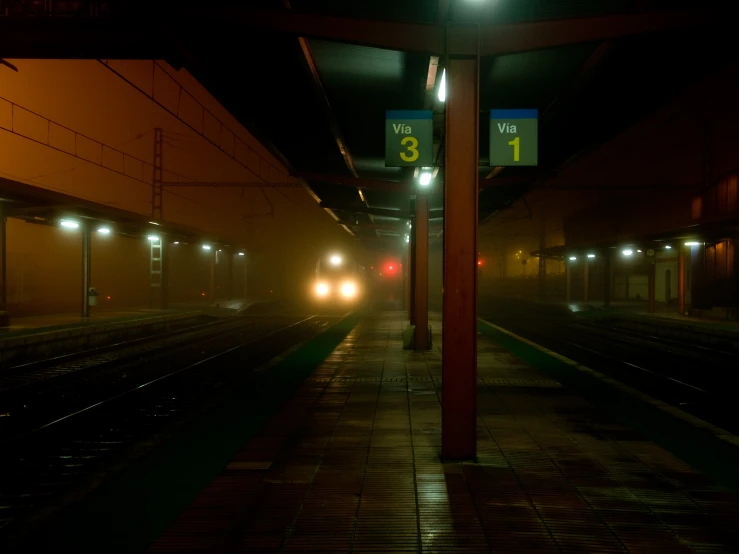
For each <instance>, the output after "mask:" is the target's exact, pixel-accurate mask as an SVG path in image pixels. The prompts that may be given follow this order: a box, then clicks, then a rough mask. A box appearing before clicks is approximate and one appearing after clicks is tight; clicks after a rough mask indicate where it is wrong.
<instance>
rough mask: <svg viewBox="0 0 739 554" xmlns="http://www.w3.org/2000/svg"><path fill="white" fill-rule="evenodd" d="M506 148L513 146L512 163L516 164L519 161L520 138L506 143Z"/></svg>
mask: <svg viewBox="0 0 739 554" xmlns="http://www.w3.org/2000/svg"><path fill="white" fill-rule="evenodd" d="M508 146H513V161H514V162H518V161H520V160H521V137H516V138H514V139H513V140H511V141H508Z"/></svg>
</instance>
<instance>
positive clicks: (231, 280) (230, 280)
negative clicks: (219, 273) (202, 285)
mask: <svg viewBox="0 0 739 554" xmlns="http://www.w3.org/2000/svg"><path fill="white" fill-rule="evenodd" d="M227 252H228V254H227V255H228V284H227V286H228V289H227V291H226V292H228V299H229V300H233V297H234V256H235V255H236V254H234V253H233V251H231V250H228V251H227Z"/></svg>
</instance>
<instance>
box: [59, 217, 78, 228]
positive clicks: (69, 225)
mask: <svg viewBox="0 0 739 554" xmlns="http://www.w3.org/2000/svg"><path fill="white" fill-rule="evenodd" d="M60 225H61V226H62V227H66V228H67V229H76V228H77V227H79V226H80V224H79V223H77V222H76V221H70V220H69V219H62V220H61V221H60Z"/></svg>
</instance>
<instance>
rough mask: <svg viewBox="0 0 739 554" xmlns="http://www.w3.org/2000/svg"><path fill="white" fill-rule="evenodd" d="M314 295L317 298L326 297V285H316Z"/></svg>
mask: <svg viewBox="0 0 739 554" xmlns="http://www.w3.org/2000/svg"><path fill="white" fill-rule="evenodd" d="M316 294H317V295H318V296H326V295H327V294H328V285H327V284H326V283H318V284H316Z"/></svg>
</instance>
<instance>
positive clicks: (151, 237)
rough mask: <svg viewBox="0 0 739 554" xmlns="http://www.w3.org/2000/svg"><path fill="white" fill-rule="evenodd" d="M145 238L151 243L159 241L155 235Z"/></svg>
mask: <svg viewBox="0 0 739 554" xmlns="http://www.w3.org/2000/svg"><path fill="white" fill-rule="evenodd" d="M146 238H147V239H149V240H150V241H151V242H156V241H158V240H159V237H158V236H156V235H149V236H148V237H146Z"/></svg>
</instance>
